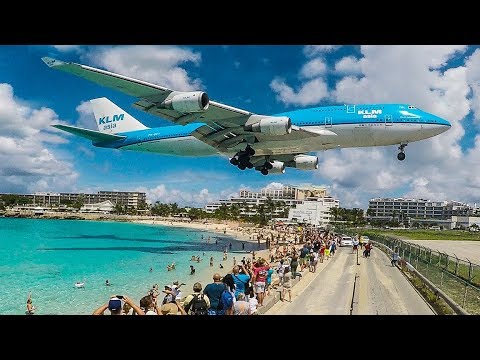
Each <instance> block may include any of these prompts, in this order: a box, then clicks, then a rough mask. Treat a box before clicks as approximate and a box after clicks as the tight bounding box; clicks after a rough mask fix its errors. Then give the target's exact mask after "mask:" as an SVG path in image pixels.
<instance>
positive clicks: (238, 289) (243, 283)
mask: <svg viewBox="0 0 480 360" xmlns="http://www.w3.org/2000/svg"><path fill="white" fill-rule="evenodd" d="M240 269H242V273H240ZM232 271H233V273H232V277H233V282H234V283H235V295H234V296H235V298H237V295H238V294H240V293H244V294H245V288H247V287H248V283H249V281H250V275H247V270H246V269H245V266H244V265H243V264H241V265H240V266H234V267H233V269H232Z"/></svg>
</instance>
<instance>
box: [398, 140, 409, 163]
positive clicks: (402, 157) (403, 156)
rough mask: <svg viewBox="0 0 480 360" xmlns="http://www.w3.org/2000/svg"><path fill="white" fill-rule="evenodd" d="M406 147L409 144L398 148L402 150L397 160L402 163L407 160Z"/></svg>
mask: <svg viewBox="0 0 480 360" xmlns="http://www.w3.org/2000/svg"><path fill="white" fill-rule="evenodd" d="M405 146H407V144H400V146H399V147H398V150H400V152H399V153H398V155H397V159H398V160H400V161H403V160H405Z"/></svg>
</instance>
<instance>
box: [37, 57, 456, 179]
mask: <svg viewBox="0 0 480 360" xmlns="http://www.w3.org/2000/svg"><path fill="white" fill-rule="evenodd" d="M42 60H43V62H45V63H46V64H47V65H48V66H49V67H50V68H52V69H55V70H60V71H64V72H67V73H70V74H73V75H76V76H79V77H81V78H84V79H86V80H89V81H92V82H94V83H96V84H99V85H101V86H105V87H108V88H111V89H115V90H118V91H121V92H123V93H125V94H127V95H130V96H132V97H135V98H137V101H136V102H135V103H133V104H132V106H133V107H135V108H137V109H140V110H142V111H144V112H146V113H148V114H152V115H154V116H158V117H161V118H164V119H167V120H169V121H171V122H173V123H174V124H176V125H173V126H161V127H155V128H148V127H147V126H145V125H144V124H142V123H141V122H140V121H138V120H136V119H135V118H133V117H132V116H131V115H129V114H127V113H126V112H125V111H124V110H122V109H121V108H120V107H118V106H117V105H115V104H114V103H112V102H111V101H110V100H108V99H106V98H98V99H93V100H91V103H92V106H93V110H94V115H95V119H96V122H97V126H98V129H99V131H93V130H88V129H82V128H78V127H74V126H68V125H53V126H55V127H56V128H58V129H61V130H64V131H67V132H70V133H73V134H75V135H77V136H81V137H84V138H87V139H89V140H91V141H92V144H93V145H94V146H97V147H105V148H115V149H121V150H135V151H147V152H155V153H160V154H166V155H179V156H192V157H197V156H208V155H223V156H228V157H229V158H230V163H231V164H232V165H234V166H236V167H238V168H239V169H240V170H245V169H247V168H248V169H252V168H254V169H255V170H257V171H260V172H261V173H262V174H263V175H268V174H269V173H284V172H285V168H286V167H291V168H296V169H299V170H314V169H318V157H317V156H315V155H312V154H311V153H312V152H317V151H321V150H328V149H336V148H350V147H369V146H388V145H398V150H399V153H398V155H397V158H398V160H400V161H403V160H404V159H405V147H406V146H407V145H408V144H409V143H411V142H414V141H419V140H423V139H427V138H430V137H433V136H436V135H439V134H441V133H443V132H445V131H447V130H448V129H450V127H451V124H450V123H449V122H448V121H447V120H445V119H442V118H440V117H438V116H436V115H433V114H430V113H428V112H425V111H423V110H421V109H418V108H417V107H415V106H413V105H409V104H355V105H353V104H352V105H347V104H345V105H335V106H322V107H312V108H306V109H299V110H293V111H287V112H283V113H278V114H273V115H263V114H256V113H252V112H250V111H247V110H243V109H238V108H235V107H232V106H229V105H225V104H222V103H219V102H216V101H211V100H210V98H209V96H208V94H207V93H206V92H204V91H190V92H182V91H175V90H172V89H168V88H166V87H163V86H159V85H155V84H151V83H148V82H146V81H142V80H138V79H133V78H130V77H127V76H124V75H120V74H115V73H112V72H109V71H106V70H102V69H97V68H94V67H90V66H87V65H82V64H77V63H73V62H64V61H61V60H57V59H53V58H50V57H43V58H42Z"/></svg>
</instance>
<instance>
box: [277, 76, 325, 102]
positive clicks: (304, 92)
mask: <svg viewBox="0 0 480 360" xmlns="http://www.w3.org/2000/svg"><path fill="white" fill-rule="evenodd" d="M270 88H271V89H272V90H273V91H274V92H275V93H276V94H277V96H276V98H277V100H279V101H281V102H283V103H284V104H286V105H288V104H294V105H313V104H317V103H318V102H320V101H321V100H322V99H324V98H325V97H327V95H328V91H327V84H326V83H325V81H323V80H322V79H320V78H316V79H313V80H309V81H307V82H306V83H304V84H303V85H302V86H301V87H300V89H298V91H297V92H295V91H294V89H292V88H291V87H290V86H288V85H287V84H286V83H285V80H284V79H282V78H275V79H273V80H272V82H271V83H270Z"/></svg>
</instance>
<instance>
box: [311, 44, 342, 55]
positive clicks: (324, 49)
mask: <svg viewBox="0 0 480 360" xmlns="http://www.w3.org/2000/svg"><path fill="white" fill-rule="evenodd" d="M339 48H340V45H307V46H305V47H304V48H303V53H304V54H305V55H306V56H309V57H310V56H316V55H319V54H323V53H329V52H333V51H335V50H337V49H339Z"/></svg>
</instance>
